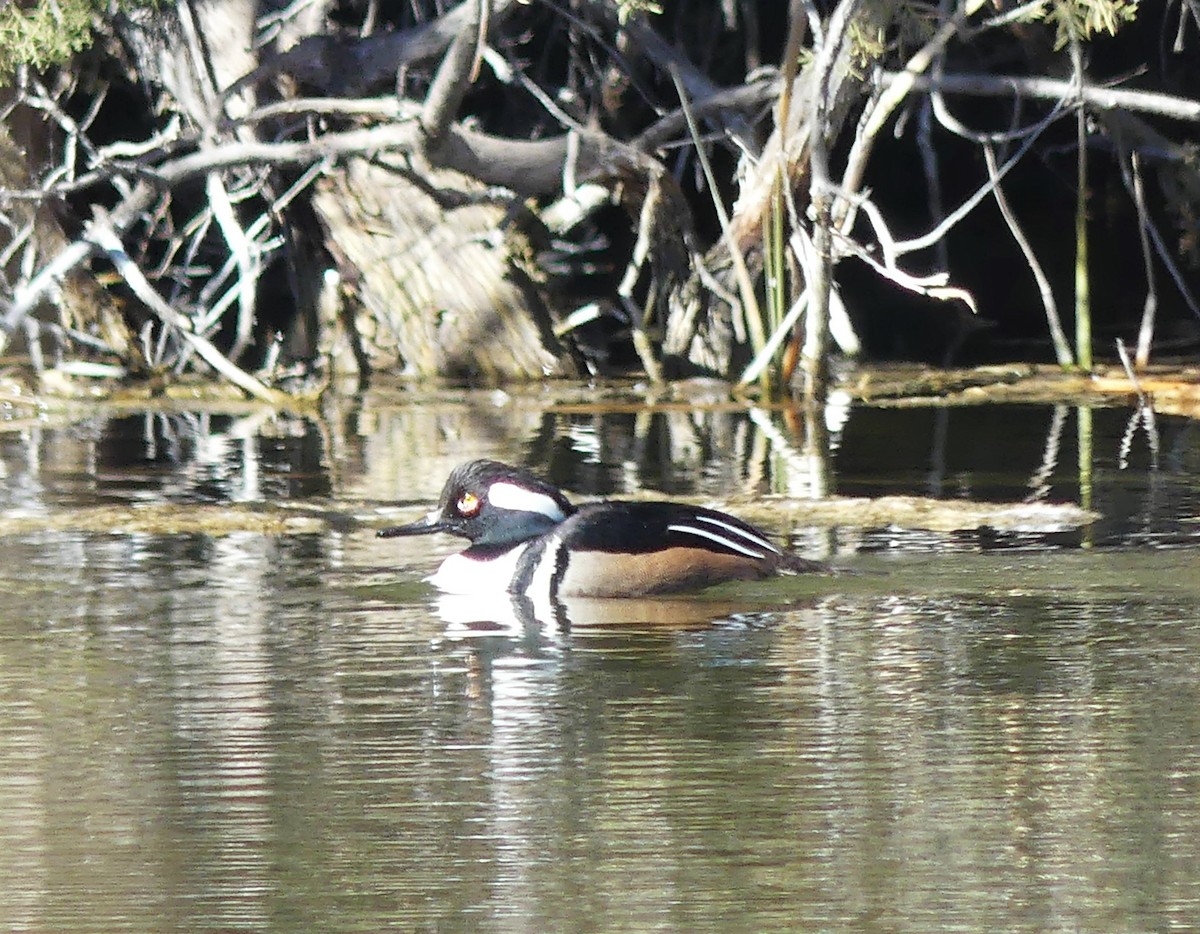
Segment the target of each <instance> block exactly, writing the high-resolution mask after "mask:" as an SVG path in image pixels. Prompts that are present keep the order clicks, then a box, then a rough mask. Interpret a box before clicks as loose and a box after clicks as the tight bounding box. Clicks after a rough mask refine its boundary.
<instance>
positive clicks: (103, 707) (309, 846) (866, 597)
mask: <svg viewBox="0 0 1200 934" xmlns="http://www.w3.org/2000/svg"><path fill="white" fill-rule="evenodd" d="M344 405H345V407H344V408H342V409H339V410H337V411H331V412H326V413H325V415H324V417H321V418H317V417H314V418H309V419H302V418H279V419H271V418H264V417H246V416H236V417H234V416H216V415H209V416H202V415H173V416H170V417H167V416H161V415H150V416H141V415H134V416H124V417H120V418H116V417H107V416H101V415H97V416H95V417H90V418H86V419H82V420H75V421H70V422H65V423H62V424H53V423H47V424H36V425H25V426H12V430H9V431H7V432H0V465H2V470H3V476H4V485H3V489H2V491H0V506H2V508H3V511H4V513H5V514H8V515H12V514H21V515H34V516H36V515H39V514H41V515H46V516H51V515H54V516H58V515H61V513H62V512H63V511H64V510H67V511H69V510H82V509H85V508H90V507H92V506H95V505H96V504H104V503H108V504H113V503H115V504H121V505H134V506H136V505H137V504H153V503H163V502H169V503H178V504H180V505H181V506H184V507H186V506H188V505H189V504H194V503H198V504H213V503H217V504H220V503H238V502H240V503H256V502H261V503H272V502H284V501H286V502H289V503H301V504H310V505H313V506H315V507H319V508H320V509H321V510H324V511H330V512H336V513H344V514H345V515H347V516H351V517H359V518H361V517H363V516H368V517H369V516H371V515H373V514H378V515H379V516H380V518H381V520H382V519H383V518H384V517H385V516H386V518H388V519H391V518H392V517H394V516H400V515H405V516H407V515H410V514H412V515H416V514H419V513H420V511H422V510H423V509H427V508H428V501H429V500H430V499H432V498H433V497H434V496H436V493H437V491H438V488H439V487H440V485H441V481H442V480H443V479H444V476H445V474H446V473H447V472H448V470H449V468H450V466H453V464H455V463H457V462H459V461H461V460H464V459H467V458H468V457H472V456H485V455H487V456H497V457H502V458H507V459H510V460H514V461H519V462H522V463H527V464H529V465H531V466H534V467H536V468H538V469H540V470H542V471H543V472H545V473H547V474H548V475H550V476H552V477H553V478H554V479H555V480H556V482H560V483H563V484H564V485H568V486H570V487H571V488H572V489H573V490H578V491H581V492H585V493H586V492H593V493H598V494H608V495H617V494H623V493H635V492H641V491H648V492H651V493H655V492H656V493H659V494H660V495H685V494H696V495H700V496H708V497H717V498H730V499H733V500H735V501H736V500H737V499H738V498H743V499H744V498H746V497H753V496H755V495H758V494H761V493H765V492H786V491H787V490H788V489H790V488H791V487H790V485H791V484H794V483H804V482H806V481H805V479H804V477H803V476H802V471H801V470H800V469H799V468H798V464H799V461H798V458H797V449H798V447H799V445H797V446H796V448H795V449H794V448H792V447H791V446H789V444H788V441H789V438H791V439H792V440H794V436H792V435H791V434H789V424H788V422H787V421H786V419H784V418H782V417H781V416H779V415H778V413H765V414H764V413H759V414H758V415H755V416H753V417H752V416H751V414H749V413H747V412H745V411H741V412H739V411H734V410H727V411H720V412H716V413H713V412H688V411H675V410H672V411H669V412H667V411H661V410H647V411H622V412H617V413H615V414H614V413H608V412H605V411H602V410H596V411H587V410H586V409H585V410H582V411H581V410H578V409H572V410H570V411H561V410H555V409H554V408H553V407H548V408H547V407H539V406H538V405H536V404H532V403H530V402H528V401H527V400H526V401H522V400H515V401H514V400H511V399H505V398H498V397H494V396H493V397H482V398H481V397H472V398H470V399H468V400H466V401H463V400H451V401H447V402H445V403H444V404H439V405H434V404H422V405H420V406H406V405H401V404H394V405H392V404H389V405H388V406H381V407H378V408H375V409H372V408H371V407H370V405H369V404H368V405H366V406H365V407H362V408H355V407H353V406H351V405H350V404H349V403H344ZM1074 417H1075V413H1073V412H1069V411H1068V412H1066V413H1065V422H1064V424H1063V425H1060V428H1059V436H1058V439H1057V441H1055V440H1054V437H1053V432H1052V429H1053V426H1054V423H1055V420H1056V418H1058V419H1059V420H1060V421H1063V419H1062V418H1060V417H1059V416H1058V415H1057V414H1056V411H1055V410H1053V409H1049V408H1038V407H1023V408H1020V409H1008V410H1002V409H1001V410H974V411H949V412H948V411H945V410H940V411H939V410H930V409H926V410H873V409H863V410H854V411H852V412H851V413H850V416H849V419H848V420H847V421H846V422H844V424H842V425H841V426H840V427H838V428H837V429H836V430H835V431H834V433H833V437H832V441H833V444H832V453H831V455H830V458H829V463H828V467H829V475H830V480H831V483H832V486H833V488H834V489H835V491H837V492H843V493H851V494H861V493H864V492H873V493H885V492H886V493H893V492H902V493H914V494H921V495H935V496H941V497H950V498H953V497H971V498H982V499H987V498H995V499H1012V500H1019V499H1022V498H1025V497H1041V498H1045V499H1051V500H1064V501H1070V500H1075V501H1078V500H1079V498H1080V497H1082V496H1085V495H1086V497H1087V498H1088V499H1089V500H1090V502H1091V504H1092V505H1093V506H1095V507H1097V508H1099V509H1100V510H1101V511H1102V512H1103V513H1104V518H1103V519H1102V520H1101V521H1100V522H1099V523H1097V524H1096V525H1095V526H1094V527H1092V528H1090V529H1087V530H1084V531H1082V532H1079V533H1074V534H1071V535H1066V536H1062V535H1058V536H1039V535H1028V536H997V535H994V534H989V533H987V532H986V531H983V532H979V531H974V532H963V533H960V534H952V535H933V534H930V533H923V532H920V531H917V530H904V529H877V530H867V531H863V530H856V531H853V532H845V533H836V532H835V533H834V534H833V535H832V536H831V535H829V534H828V533H822V534H820V535H817V536H814V537H812V538H811V539H805V541H810V540H811V541H813V542H820V543H824V544H825V545H826V546H828V547H829V548H830V549H832V551H833V554H832V557H833V558H834V560H836V561H838V562H839V563H841V564H843V565H845V566H847V567H850V568H852V569H854V570H855V571H856V572H857V573H855V574H852V575H844V576H841V577H836V578H822V579H815V580H814V579H799V580H798V579H792V580H786V581H782V582H778V583H770V584H747V585H739V586H736V587H733V588H726V589H722V590H719V591H717V592H714V593H711V594H708V595H706V596H705V597H704V598H703V599H702V600H699V601H686V602H684V603H683V604H680V605H669V606H666V607H664V606H662V605H655V606H653V607H652V608H651V609H647V608H646V607H645V606H640V607H635V608H625V609H621V608H618V609H615V610H611V611H606V612H595V611H589V612H586V613H585V612H584V610H580V611H579V612H578V614H577V616H576V617H575V618H573V619H570V620H568V621H567V625H562V624H561V621H545V620H542V621H539V620H531V619H527V618H521V617H520V615H519V614H517V615H509V616H507V617H504V618H503V620H502V622H501V623H499V624H497V625H495V626H493V627H490V628H489V627H487V626H481V625H478V623H479V620H478V619H475V618H474V617H473V616H471V614H470V613H468V614H466V616H465V617H461V618H455V617H454V616H453V615H452V614H448V613H447V611H446V609H445V608H444V607H442V608H441V609H439V603H438V601H437V600H436V599H435V597H434V595H432V594H431V593H429V592H428V591H427V590H426V589H425V588H424V587H423V585H421V584H420V582H419V578H420V576H421V575H422V574H424V573H428V572H429V571H430V570H432V568H433V567H434V566H436V563H437V561H438V560H439V558H440V556H442V555H444V554H448V553H450V552H451V551H452V550H453V548H454V547H455V545H454V543H453V542H449V541H433V540H421V539H418V540H389V541H379V540H376V539H375V538H374V537H373V535H372V532H371V529H370V528H368V527H367V526H366V525H365V524H363V523H362V522H360V521H354V520H353V518H352V519H351V520H347V521H346V522H345V523H332V522H331V523H326V524H322V525H317V526H315V527H314V528H313V529H312V531H309V532H306V533H305V534H284V535H263V534H257V533H252V532H235V533H233V534H226V535H220V536H208V535H204V534H196V533H189V534H168V533H163V534H158V533H137V534H115V533H103V532H97V531H94V530H93V531H87V532H84V531H78V530H75V531H72V530H71V529H69V528H60V527H57V526H56V527H55V528H54V529H53V530H51V529H49V528H47V529H46V530H42V531H37V530H33V531H26V532H23V533H21V534H13V535H9V536H7V537H4V538H3V539H2V541H3V544H4V550H5V560H4V562H3V563H2V564H0V879H3V880H4V882H3V889H4V897H3V898H0V928H3V929H12V930H32V931H139V932H144V931H154V930H162V931H217V930H231V929H236V930H263V931H295V930H322V929H325V930H339V931H346V930H351V931H353V930H361V931H379V930H383V929H389V928H390V929H399V930H494V931H545V930H606V931H610V930H611V931H620V930H628V931H650V930H665V931H676V930H693V929H696V930H703V929H721V930H745V931H761V930H767V929H793V930H820V929H861V930H880V931H897V930H909V931H928V930H931V929H939V930H942V929H945V930H981V931H982V930H1027V931H1043V930H1056V929H1071V930H1075V929H1079V930H1189V929H1194V925H1195V919H1196V918H1198V917H1200V881H1198V880H1200V696H1198V695H1200V687H1198V685H1200V678H1198V672H1197V665H1198V663H1197V661H1196V659H1197V658H1200V574H1197V559H1198V558H1200V552H1198V551H1197V532H1198V531H1200V528H1198V526H1197V524H1196V522H1195V519H1196V516H1197V515H1198V514H1200V509H1197V503H1198V499H1200V497H1198V496H1197V485H1196V483H1195V480H1194V473H1193V471H1194V468H1195V465H1196V462H1197V452H1198V451H1200V446H1198V444H1197V439H1196V435H1195V432H1194V431H1193V429H1192V426H1191V424H1190V423H1189V422H1186V421H1182V420H1179V421H1173V420H1169V419H1164V420H1160V424H1159V426H1158V428H1159V431H1160V437H1159V439H1158V443H1157V447H1156V448H1155V449H1154V450H1151V449H1150V447H1149V446H1148V445H1147V443H1146V442H1145V440H1144V439H1139V440H1138V441H1137V442H1136V443H1135V444H1133V445H1126V446H1125V447H1124V449H1123V446H1122V436H1123V435H1124V434H1125V429H1126V426H1127V423H1128V418H1129V413H1128V412H1124V411H1120V410H1099V411H1097V412H1095V413H1093V422H1092V426H1093V430H1092V433H1091V434H1090V435H1089V436H1088V437H1087V438H1085V439H1084V440H1083V441H1082V442H1081V440H1080V436H1079V435H1078V434H1077V432H1076V431H1075V429H1074V426H1073V420H1074ZM756 419H757V421H756ZM1051 442H1053V443H1051ZM989 445H990V446H989ZM1050 449H1053V456H1051V457H1048V456H1047V451H1048V450H1050ZM1081 450H1085V451H1088V452H1089V456H1088V458H1087V460H1088V464H1087V470H1086V471H1080V469H1079V466H1080V457H1079V452H1080V451H1081ZM1123 450H1124V453H1123ZM393 501H396V502H393ZM385 504H391V505H390V506H389V508H388V509H384V505H385ZM501 615H502V614H497V618H500V616H501Z"/></svg>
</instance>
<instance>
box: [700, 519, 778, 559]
mask: <svg viewBox="0 0 1200 934" xmlns="http://www.w3.org/2000/svg"><path fill="white" fill-rule="evenodd" d="M695 518H696V520H697V521H699V522H708V523H710V524H712V525H719V526H720V527H721V528H723V529H725V530H726V531H728V532H732V533H733V534H734V535H737V536H740V537H742V538H744V539H746V540H747V541H750V542H753V543H754V544H756V545H758V546H759V547H760V548H765V549H767V551H773V552H775V554H780V551H779V549H778V548H776V547H775V546H774V545H772V544H771V543H770V542H769V541H767V540H766V539H765V538H763V537H762V536H761V535H755V534H753V533H752V532H747V531H746V530H745V529H742V528H738V527H737V526H736V525H730V524H729V523H728V522H722V521H721V520H720V519H716V518H714V517H712V516H696V517H695Z"/></svg>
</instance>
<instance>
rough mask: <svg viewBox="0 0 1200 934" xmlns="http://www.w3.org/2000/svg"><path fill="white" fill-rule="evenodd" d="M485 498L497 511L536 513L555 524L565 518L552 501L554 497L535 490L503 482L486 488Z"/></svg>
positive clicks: (559, 508)
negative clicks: (508, 510) (486, 497)
mask: <svg viewBox="0 0 1200 934" xmlns="http://www.w3.org/2000/svg"><path fill="white" fill-rule="evenodd" d="M487 496H488V502H489V503H491V504H492V505H493V506H495V507H496V508H497V509H510V510H512V511H513V512H536V513H540V514H541V515H543V516H546V517H548V518H550V519H553V520H554V521H555V522H562V520H563V519H565V518H566V516H565V515H563V511H562V507H560V506H559V505H558V503H556V502H555V501H554V497H552V496H547V495H546V494H545V493H539V492H537V491H536V490H527V489H525V487H523V486H517V485H516V484H515V483H505V482H504V481H503V480H502V481H500V482H499V483H493V484H492V485H491V486H490V487H489V488H488V494H487Z"/></svg>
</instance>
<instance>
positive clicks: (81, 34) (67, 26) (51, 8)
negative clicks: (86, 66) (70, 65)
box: [0, 0, 156, 84]
mask: <svg viewBox="0 0 1200 934" xmlns="http://www.w3.org/2000/svg"><path fill="white" fill-rule="evenodd" d="M154 2H156V0H122V2H120V3H118V4H117V5H118V6H124V7H131V6H148V5H151V4H152V3H154ZM108 12H109V4H108V2H107V0H33V2H32V3H27V2H9V3H0V84H7V83H8V82H9V81H11V80H12V73H13V70H14V69H15V68H16V67H17V66H18V65H32V66H33V67H34V68H46V67H48V66H50V65H57V64H61V63H62V62H65V61H66V60H67V59H69V58H70V57H71V56H72V55H74V54H75V53H76V52H78V51H80V50H81V49H85V48H87V47H88V46H89V45H91V43H92V23H93V21H94V20H95V19H96V18H98V17H101V16H104V15H106V14H107V13H108Z"/></svg>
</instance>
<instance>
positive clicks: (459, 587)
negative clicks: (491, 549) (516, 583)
mask: <svg viewBox="0 0 1200 934" xmlns="http://www.w3.org/2000/svg"><path fill="white" fill-rule="evenodd" d="M528 547H529V545H528V544H527V543H526V544H523V545H518V546H517V547H516V548H513V549H512V550H511V551H506V552H504V554H502V555H499V556H497V557H495V558H491V559H488V560H486V561H480V560H478V559H476V558H468V557H466V556H464V555H451V556H450V557H449V558H447V559H446V560H445V561H443V562H442V566H441V567H439V568H438V569H437V572H436V573H435V574H433V575H431V576H430V577H427V578H426V580H427V581H429V583H431V584H433V586H434V587H436V588H437V589H438V590H440V591H442V592H443V593H456V594H501V593H506V592H507V591H508V585H509V584H510V583H512V579H513V575H514V574H515V573H516V571H517V563H518V562H519V561H520V560H521V555H523V554H524V553H525V549H526V548H528Z"/></svg>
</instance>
